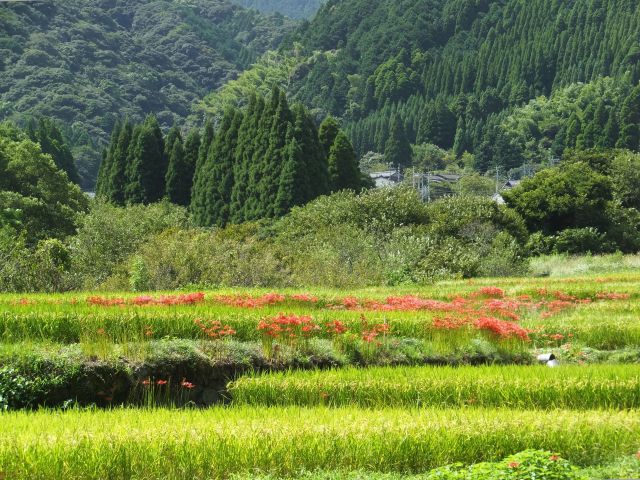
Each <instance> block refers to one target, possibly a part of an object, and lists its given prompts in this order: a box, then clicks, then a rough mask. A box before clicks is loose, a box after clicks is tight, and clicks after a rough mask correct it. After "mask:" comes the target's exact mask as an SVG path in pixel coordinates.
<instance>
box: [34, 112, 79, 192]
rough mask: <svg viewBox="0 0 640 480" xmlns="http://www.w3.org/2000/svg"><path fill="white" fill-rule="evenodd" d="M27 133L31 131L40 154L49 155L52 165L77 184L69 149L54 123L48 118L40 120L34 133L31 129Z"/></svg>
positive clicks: (77, 178) (76, 174)
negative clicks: (40, 151) (40, 150)
mask: <svg viewBox="0 0 640 480" xmlns="http://www.w3.org/2000/svg"><path fill="white" fill-rule="evenodd" d="M28 131H31V132H32V133H30V135H33V137H35V138H32V140H33V141H35V142H37V143H39V144H40V148H41V149H42V153H45V154H49V155H51V157H52V158H53V163H55V164H56V166H57V167H58V168H59V169H60V170H62V171H63V172H65V173H66V174H67V176H68V177H69V180H71V181H72V182H73V183H78V184H79V183H80V176H79V175H78V170H77V169H76V164H75V161H74V159H73V155H72V154H71V149H70V148H69V146H68V145H67V144H66V143H65V141H64V139H63V138H62V132H60V129H59V128H58V126H57V125H56V123H55V122H54V121H53V120H51V119H49V118H41V119H40V120H39V121H38V126H37V128H36V129H35V131H34V130H33V127H31V129H30V130H28Z"/></svg>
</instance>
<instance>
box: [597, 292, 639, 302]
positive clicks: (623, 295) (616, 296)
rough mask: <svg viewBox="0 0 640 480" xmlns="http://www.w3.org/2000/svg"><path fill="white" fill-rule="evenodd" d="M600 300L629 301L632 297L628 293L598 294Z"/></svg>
mask: <svg viewBox="0 0 640 480" xmlns="http://www.w3.org/2000/svg"><path fill="white" fill-rule="evenodd" d="M596 298H597V299H598V300H629V298H631V295H629V294H628V293H604V292H603V293H598V294H596Z"/></svg>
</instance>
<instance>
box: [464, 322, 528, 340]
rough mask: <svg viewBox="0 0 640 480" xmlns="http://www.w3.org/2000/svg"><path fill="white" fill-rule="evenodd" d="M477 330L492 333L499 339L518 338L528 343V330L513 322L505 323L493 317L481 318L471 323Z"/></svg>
mask: <svg viewBox="0 0 640 480" xmlns="http://www.w3.org/2000/svg"><path fill="white" fill-rule="evenodd" d="M473 325H474V326H475V327H476V328H477V329H478V330H485V331H489V332H491V333H493V334H494V335H496V336H497V337H499V338H520V339H521V340H524V341H529V330H527V329H526V328H522V327H521V326H520V325H518V324H517V323H514V322H507V321H504V320H499V319H497V318H493V317H481V318H478V319H477V320H476V321H474V322H473Z"/></svg>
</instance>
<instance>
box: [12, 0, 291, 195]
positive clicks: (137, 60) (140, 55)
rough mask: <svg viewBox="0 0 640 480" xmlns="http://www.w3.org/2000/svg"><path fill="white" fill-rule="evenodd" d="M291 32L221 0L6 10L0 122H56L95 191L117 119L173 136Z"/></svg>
mask: <svg viewBox="0 0 640 480" xmlns="http://www.w3.org/2000/svg"><path fill="white" fill-rule="evenodd" d="M293 25H294V24H293V22H292V21H290V20H287V19H284V18H283V17H281V16H268V17H267V16H264V15H261V14H259V13H258V12H255V11H249V10H244V9H242V8H241V7H238V6H235V5H232V4H230V3H227V2H225V1H223V0H189V1H185V0H153V1H145V0H88V1H86V0H64V1H63V0H54V1H53V2H51V3H34V4H19V3H14V4H3V5H2V6H0V119H12V120H16V121H18V122H23V121H24V119H25V118H26V117H28V116H40V115H45V116H50V117H53V118H55V119H57V120H59V121H60V122H61V123H62V124H63V126H66V131H65V134H66V136H67V137H68V138H69V140H70V141H71V143H72V145H73V146H74V155H75V157H76V160H77V161H78V163H79V170H80V173H81V175H82V177H83V186H84V187H86V188H88V187H90V186H91V185H92V183H93V181H94V179H95V174H96V172H97V163H98V162H99V158H100V153H99V152H100V151H101V149H102V148H103V146H104V145H105V143H106V142H107V141H108V137H109V134H110V132H111V129H112V127H113V125H114V122H115V120H116V118H118V117H122V116H125V115H127V116H130V117H132V118H133V119H136V120H140V119H141V118H142V117H143V115H144V114H145V113H149V112H152V113H155V114H157V116H158V118H159V120H160V123H161V124H162V126H163V127H168V126H170V125H171V124H173V123H174V122H175V121H179V120H180V119H182V118H183V117H184V116H185V115H186V114H187V112H188V111H189V107H190V105H191V103H193V102H194V101H195V100H196V99H198V98H199V97H201V96H202V95H203V94H204V93H206V92H208V91H210V90H212V89H215V88H217V87H219V86H220V85H222V84H224V83H225V82H226V81H227V80H229V79H232V78H234V77H235V76H236V75H237V74H238V73H239V72H241V71H242V70H244V69H245V68H246V67H248V66H249V65H250V64H251V63H252V62H253V61H255V59H256V58H258V57H259V56H260V55H261V54H262V53H263V52H265V51H266V50H268V49H270V48H273V47H275V46H276V45H278V43H279V41H280V39H281V37H282V36H283V35H284V34H286V33H287V32H289V31H290V30H291V29H292V27H293Z"/></svg>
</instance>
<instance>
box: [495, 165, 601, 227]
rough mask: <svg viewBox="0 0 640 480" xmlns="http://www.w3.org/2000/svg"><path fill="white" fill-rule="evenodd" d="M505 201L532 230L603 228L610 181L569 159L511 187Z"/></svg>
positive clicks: (505, 193)
mask: <svg viewBox="0 0 640 480" xmlns="http://www.w3.org/2000/svg"><path fill="white" fill-rule="evenodd" d="M503 197H504V199H505V200H506V202H507V205H509V206H510V207H512V208H514V209H515V210H516V211H517V212H518V213H519V214H520V215H521V216H522V217H523V218H524V220H525V222H526V223H527V226H528V228H529V230H530V231H531V232H538V231H540V232H543V233H545V234H548V235H552V234H554V233H557V232H559V231H561V230H564V229H567V228H584V227H595V228H598V229H599V230H601V231H606V228H607V225H608V219H607V213H606V207H607V204H608V202H609V201H610V200H611V199H612V192H611V181H610V180H609V179H608V178H607V177H606V176H604V175H602V174H600V173H597V172H596V171H594V170H593V169H592V168H591V167H590V166H589V165H588V164H587V163H584V162H579V161H576V162H571V163H567V164H565V165H563V166H562V167H556V168H549V169H545V170H542V171H541V172H539V173H537V174H536V175H535V176H534V177H532V178H527V179H525V180H523V181H522V183H521V184H520V185H519V186H518V187H516V188H514V189H513V190H510V191H505V192H503Z"/></svg>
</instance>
